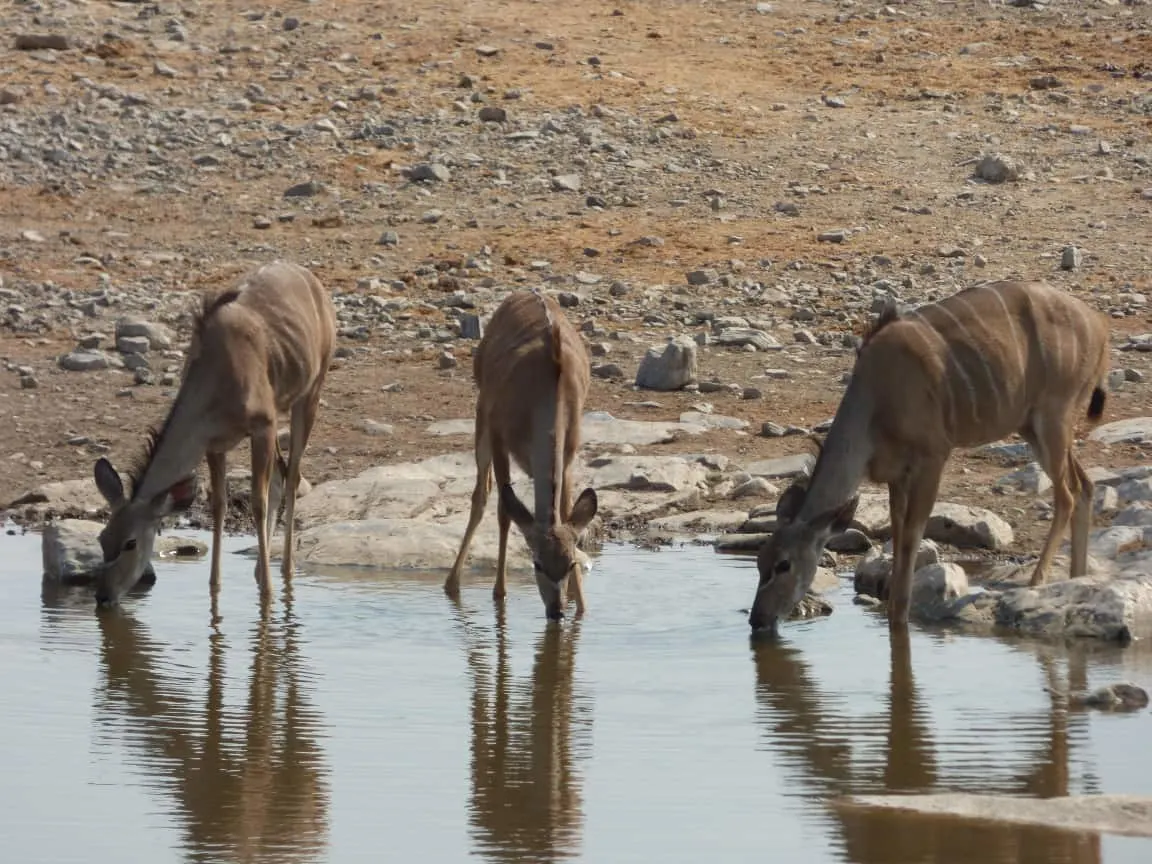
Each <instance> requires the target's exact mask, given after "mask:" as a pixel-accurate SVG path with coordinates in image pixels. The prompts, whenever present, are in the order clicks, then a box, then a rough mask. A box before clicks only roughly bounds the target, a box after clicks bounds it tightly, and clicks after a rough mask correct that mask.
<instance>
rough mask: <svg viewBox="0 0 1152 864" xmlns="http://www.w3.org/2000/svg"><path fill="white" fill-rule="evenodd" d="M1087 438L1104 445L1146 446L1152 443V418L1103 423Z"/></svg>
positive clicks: (1132, 418) (1133, 418) (1135, 418)
mask: <svg viewBox="0 0 1152 864" xmlns="http://www.w3.org/2000/svg"><path fill="white" fill-rule="evenodd" d="M1088 437H1089V438H1090V439H1091V440H1093V441H1100V442H1102V443H1104V444H1146V443H1148V442H1149V441H1152V417H1130V418H1129V419H1127V420H1116V421H1114V422H1112V423H1104V424H1102V425H1100V426H1097V427H1096V428H1095V429H1093V430H1092V431H1091V432H1089V433H1088Z"/></svg>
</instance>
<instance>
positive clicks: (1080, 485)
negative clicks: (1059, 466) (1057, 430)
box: [1068, 451, 1096, 579]
mask: <svg viewBox="0 0 1152 864" xmlns="http://www.w3.org/2000/svg"><path fill="white" fill-rule="evenodd" d="M1068 473H1069V476H1070V477H1072V478H1075V481H1076V482H1075V486H1076V489H1075V496H1076V505H1075V507H1074V509H1073V510H1072V561H1071V566H1070V567H1069V573H1068V575H1069V576H1070V577H1071V578H1073V579H1079V578H1080V577H1081V576H1085V575H1087V573H1088V532H1089V531H1090V530H1091V528H1092V507H1093V505H1094V504H1095V497H1096V495H1095V493H1096V484H1094V483H1093V482H1092V479H1091V478H1090V477H1089V476H1088V472H1087V471H1085V470H1084V466H1083V465H1081V464H1080V460H1079V459H1077V458H1076V456H1075V455H1074V454H1073V453H1072V452H1071V451H1069V453H1068Z"/></svg>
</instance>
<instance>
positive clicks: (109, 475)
mask: <svg viewBox="0 0 1152 864" xmlns="http://www.w3.org/2000/svg"><path fill="white" fill-rule="evenodd" d="M92 473H93V476H94V478H95V480H96V488H97V489H99V490H100V494H101V495H103V496H104V500H105V501H107V502H108V504H109V505H110V506H112V507H118V506H119V505H121V504H123V503H124V481H123V480H121V479H120V474H119V472H118V471H117V470H116V469H115V468H113V467H112V463H111V462H109V461H108V459H107V458H105V457H104V456H101V457H100V458H99V459H97V460H96V465H95V467H94V468H93V469H92Z"/></svg>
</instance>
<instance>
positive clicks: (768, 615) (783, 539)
mask: <svg viewBox="0 0 1152 864" xmlns="http://www.w3.org/2000/svg"><path fill="white" fill-rule="evenodd" d="M806 495H807V490H806V488H805V487H804V486H802V485H800V484H796V483H794V484H793V485H791V486H789V487H788V488H787V489H786V490H785V491H784V494H783V495H781V496H780V500H779V501H778V502H777V504H776V530H775V531H773V532H772V536H771V537H769V538H768V541H767V542H766V543H765V544H764V545H763V546H761V547H760V552H759V554H757V556H756V568H757V569H758V570H759V571H760V582H759V584H758V585H757V586H756V597H755V599H754V600H753V601H752V611H751V612H750V613H749V615H748V623H749V624H751V625H752V629H753V630H754V631H767V632H768V633H770V634H771V635H773V636H774V635H776V633H777V627H778V625H779V622H780V619H781V618H787V617H788V616H789V615H790V614H791V613H792V610H793V609H795V608H796V604H797V603H799V602H800V601H801V600H802V599H803V598H804V595H805V594H806V593H807V592H808V590H809V589H810V588H811V587H812V581H813V580H814V579H815V578H816V568H817V567H818V566H819V565H820V556H821V555H822V554H823V552H824V545H825V544H826V543H827V542H828V538H829V537H831V536H832V535H833V534H839V533H840V532H842V531H845V530H846V529H847V528H848V526H849V525H851V524H852V517H853V516H854V515H855V514H856V505H857V504H858V503H859V502H860V497H859V496H858V495H856V496H853V497H852V498H851V499H850V500H849V501H848V502H847V503H845V504H842V505H840V506H839V507H837V508H834V509H832V510H829V511H827V512H825V513H818V514H816V515H815V516H814V517H813V518H811V519H805V520H800V519H797V518H796V517H797V516H798V515H799V513H800V508H801V507H803V506H804V499H805V497H806Z"/></svg>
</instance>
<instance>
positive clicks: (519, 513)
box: [500, 483, 532, 534]
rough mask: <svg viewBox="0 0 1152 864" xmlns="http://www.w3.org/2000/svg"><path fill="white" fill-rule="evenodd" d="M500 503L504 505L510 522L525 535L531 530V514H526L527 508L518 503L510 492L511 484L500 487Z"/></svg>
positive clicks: (518, 500)
mask: <svg viewBox="0 0 1152 864" xmlns="http://www.w3.org/2000/svg"><path fill="white" fill-rule="evenodd" d="M500 503H501V504H503V505H504V509H505V511H507V513H508V516H509V517H510V518H511V519H512V521H513V522H515V523H516V525H517V526H518V527H519V528H520V530H521V531H523V532H524V533H525V534H527V533H528V532H529V530H531V528H532V514H531V513H529V512H528V508H527V507H525V506H524V505H523V504H521V503H520V499H519V498H517V497H516V493H515V492H513V491H512V484H511V483H506V484H504V485H502V486H501V487H500Z"/></svg>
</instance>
